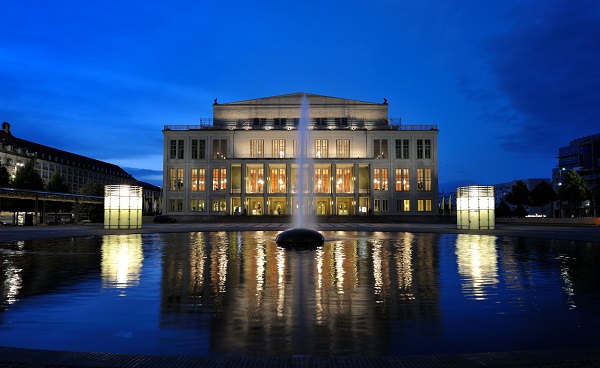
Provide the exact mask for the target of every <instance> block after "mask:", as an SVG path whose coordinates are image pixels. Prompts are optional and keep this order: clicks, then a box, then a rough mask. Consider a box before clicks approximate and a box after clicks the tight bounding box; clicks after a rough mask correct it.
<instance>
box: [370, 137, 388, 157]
mask: <svg viewBox="0 0 600 368" xmlns="http://www.w3.org/2000/svg"><path fill="white" fill-rule="evenodd" d="M373 157H375V158H376V159H381V160H383V159H387V158H388V140H387V139H374V140H373Z"/></svg>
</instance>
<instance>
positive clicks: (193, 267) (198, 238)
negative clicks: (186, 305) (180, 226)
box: [189, 233, 206, 304]
mask: <svg viewBox="0 0 600 368" xmlns="http://www.w3.org/2000/svg"><path fill="white" fill-rule="evenodd" d="M204 246H205V243H204V235H203V234H202V233H191V234H190V281H191V283H190V285H189V292H190V295H195V296H197V298H198V299H199V298H200V296H201V294H200V291H201V290H202V287H203V285H204V263H205V262H206V255H205V254H204ZM197 304H201V300H198V302H197Z"/></svg>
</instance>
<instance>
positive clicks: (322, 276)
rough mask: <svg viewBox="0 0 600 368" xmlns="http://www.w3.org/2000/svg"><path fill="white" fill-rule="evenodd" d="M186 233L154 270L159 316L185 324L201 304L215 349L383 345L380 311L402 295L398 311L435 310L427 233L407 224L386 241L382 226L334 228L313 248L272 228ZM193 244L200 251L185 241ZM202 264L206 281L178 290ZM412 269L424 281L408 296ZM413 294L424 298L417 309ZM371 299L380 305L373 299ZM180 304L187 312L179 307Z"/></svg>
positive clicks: (387, 311) (379, 349)
mask: <svg viewBox="0 0 600 368" xmlns="http://www.w3.org/2000/svg"><path fill="white" fill-rule="evenodd" d="M190 237H191V238H193V239H194V240H193V241H190V246H189V247H190V251H189V253H187V254H186V253H183V252H185V249H186V248H185V247H182V246H181V245H179V246H168V247H166V248H165V250H164V260H163V267H164V268H165V270H164V272H163V275H164V276H168V277H167V278H166V279H164V280H163V283H162V288H163V291H162V293H163V298H162V300H163V303H162V305H163V308H162V310H163V318H162V320H163V323H167V322H166V321H169V322H168V324H169V325H171V326H175V325H174V323H176V325H178V326H179V328H189V327H190V326H193V325H194V323H198V320H197V318H196V317H194V316H198V315H197V313H200V314H201V315H202V314H203V312H202V310H203V308H210V310H211V311H212V312H211V319H212V322H211V323H210V334H211V347H212V348H213V349H214V350H215V351H234V352H242V353H248V354H261V352H268V351H277V352H279V353H281V354H286V353H290V354H291V353H329V352H331V350H332V349H333V351H334V352H335V353H337V354H339V353H351V352H353V351H355V350H356V349H358V350H362V351H364V352H370V353H383V352H385V353H389V352H390V349H392V346H393V342H392V341H385V339H383V340H382V339H381V336H387V335H389V331H387V330H388V328H389V326H387V323H386V322H385V321H386V320H387V319H389V318H392V317H391V316H393V315H394V314H395V313H396V312H395V309H396V308H398V307H399V306H400V304H402V305H404V304H405V303H409V304H408V305H405V306H403V307H402V310H404V312H403V314H404V315H411V314H412V313H411V312H410V310H413V311H414V312H415V313H416V315H419V316H420V317H419V318H424V319H425V320H427V319H430V320H437V319H439V311H438V308H437V307H436V308H431V305H432V303H433V305H436V304H437V303H438V302H437V301H436V299H437V298H438V295H439V292H435V291H433V290H434V289H435V288H436V285H435V284H436V282H437V281H436V280H437V276H432V275H436V274H437V271H435V270H434V269H432V267H434V266H435V264H436V263H437V262H435V261H434V260H433V258H435V257H436V252H435V251H434V250H433V247H434V244H435V241H434V239H435V237H436V235H429V236H425V238H424V239H421V240H420V241H419V242H415V237H414V235H413V234H402V235H399V236H398V239H396V240H394V241H393V242H391V243H390V241H389V238H388V236H387V235H385V234H383V235H380V236H375V237H373V239H372V240H367V241H366V242H365V241H364V239H363V238H360V239H359V238H356V235H355V234H354V233H344V232H338V233H335V234H334V237H335V240H333V241H330V242H327V243H326V244H325V245H324V246H323V247H321V248H320V249H317V250H314V251H302V250H287V249H283V248H280V247H277V245H276V244H275V242H274V241H273V239H274V236H273V235H272V233H266V234H263V233H253V232H246V233H236V235H233V233H229V236H227V233H210V234H205V233H196V234H190ZM359 240H360V241H359ZM413 247H419V248H420V249H418V250H413ZM200 248H202V249H204V251H203V252H204V253H203V252H201V251H198V250H196V251H194V250H193V249H200ZM240 250H241V251H240ZM415 251H416V252H417V253H420V254H421V255H423V256H424V258H423V259H421V260H420V261H419V263H420V266H413V264H412V263H413V261H414V260H413V259H412V255H413V252H415ZM204 254H209V255H210V256H209V257H205V256H204ZM188 256H189V258H188ZM186 262H189V263H190V264H193V265H195V266H194V267H188V266H187V265H186ZM205 269H208V270H210V275H211V277H210V283H209V285H202V284H201V283H197V284H196V285H195V287H193V288H187V290H189V291H190V292H189V293H187V292H184V290H183V288H185V285H186V280H202V279H203V277H202V276H199V275H198V274H202V273H204V272H205V271H204V270H205ZM415 272H416V273H417V274H419V275H422V276H421V277H417V279H419V280H422V282H423V283H424V284H422V285H420V290H422V291H423V294H422V295H423V297H422V299H421V300H415V299H416V295H417V294H418V293H416V292H415V291H414V290H413V280H414V279H415V276H414V275H413V274H414V273H415ZM186 273H190V275H189V276H186ZM428 283H430V284H428ZM192 289H193V290H195V292H191V290H192ZM394 290H397V291H394ZM207 296H208V297H207ZM431 298H434V299H433V300H431ZM191 300H203V303H201V304H194V303H191ZM399 303H400V304H399ZM420 303H423V304H422V305H426V306H427V307H426V308H425V309H422V308H421V307H420V306H419V305H421V304H420ZM378 304H379V305H381V307H380V309H379V311H377V310H376V309H374V307H375V306H376V305H378ZM411 304H412V306H411ZM183 305H185V306H187V308H188V309H187V310H188V314H186V315H181V306H183ZM192 305H194V306H195V308H192V307H191V306H192ZM190 308H192V309H190ZM407 308H408V309H407ZM421 309H422V310H421ZM194 310H195V311H196V312H195V313H194V314H189V313H191V312H193V311H194ZM170 313H177V318H176V319H174V318H172V317H170V318H168V319H167V316H169V315H170ZM186 316H187V317H186ZM194 321H195V322H194ZM369 336H371V338H369Z"/></svg>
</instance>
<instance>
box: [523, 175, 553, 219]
mask: <svg viewBox="0 0 600 368" xmlns="http://www.w3.org/2000/svg"><path fill="white" fill-rule="evenodd" d="M529 196H530V197H531V205H532V206H536V207H538V206H539V207H542V216H543V215H544V206H545V205H547V204H548V203H552V202H554V201H555V200H556V193H555V192H554V189H552V186H551V185H550V184H548V183H546V182H545V181H542V182H541V183H539V184H538V185H536V186H535V187H534V188H533V189H532V190H531V192H530V193H529Z"/></svg>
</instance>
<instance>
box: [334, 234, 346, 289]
mask: <svg viewBox="0 0 600 368" xmlns="http://www.w3.org/2000/svg"><path fill="white" fill-rule="evenodd" d="M334 255H335V279H336V286H337V292H338V294H344V274H345V271H344V258H345V257H346V256H345V254H344V244H343V243H336V244H335V245H334Z"/></svg>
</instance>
